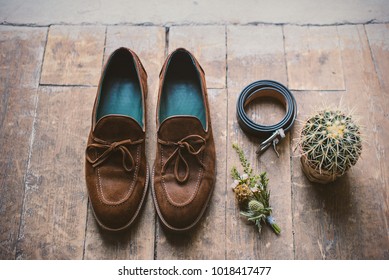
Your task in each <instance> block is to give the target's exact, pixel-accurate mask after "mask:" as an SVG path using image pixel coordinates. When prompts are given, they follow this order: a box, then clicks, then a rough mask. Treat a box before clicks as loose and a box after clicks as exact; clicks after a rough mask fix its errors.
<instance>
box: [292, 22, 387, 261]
mask: <svg viewBox="0 0 389 280" xmlns="http://www.w3.org/2000/svg"><path fill="white" fill-rule="evenodd" d="M338 34H339V42H340V50H341V55H342V62H343V72H344V76H345V85H346V88H347V90H346V92H345V93H338V94H334V93H333V92H332V93H324V92H322V93H312V92H311V93H308V94H301V95H300V97H299V99H298V102H299V104H300V106H301V107H302V110H304V112H306V113H307V114H308V112H313V111H315V107H320V103H321V102H323V100H324V101H325V102H326V103H327V104H328V103H329V105H330V106H329V107H335V108H337V107H339V106H340V108H341V109H343V110H345V111H347V110H349V109H350V108H351V109H353V111H355V115H357V116H358V115H359V117H357V119H359V123H360V124H361V126H362V127H363V135H364V137H365V140H366V142H365V143H364V146H363V151H362V157H361V159H360V160H359V161H358V163H357V164H356V166H354V167H352V168H351V170H350V171H349V173H348V174H347V175H346V176H345V177H343V178H341V179H339V180H337V181H336V182H334V183H332V184H330V185H328V186H319V185H317V184H311V183H309V182H308V180H307V179H306V178H305V176H304V175H303V173H302V172H301V170H300V166H301V165H300V162H299V160H298V158H296V159H294V160H293V175H292V177H293V197H294V203H293V210H294V211H293V212H294V217H293V218H294V219H293V220H294V225H295V244H296V246H295V256H296V258H297V259H387V258H388V257H389V254H388V249H389V239H388V224H387V217H388V210H387V209H388V208H387V192H388V185H387V175H386V172H387V171H386V170H387V169H385V168H386V166H385V163H384V162H385V160H382V159H383V155H384V153H385V152H384V151H385V148H386V147H385V144H384V143H386V141H385V139H386V138H384V137H385V136H386V137H387V135H385V133H387V132H386V131H387V130H388V126H389V125H388V121H387V119H386V120H385V119H384V118H382V116H384V112H385V110H384V109H383V108H387V107H386V106H385V102H387V101H385V98H384V96H383V94H382V92H381V91H380V87H379V82H378V79H377V75H376V73H375V69H374V64H373V61H372V58H371V55H370V49H369V45H368V41H367V37H366V34H365V31H364V28H363V26H339V27H338ZM356 65H358V67H356ZM339 104H341V105H339ZM386 104H387V103H386ZM387 105H388V104H387ZM307 107H308V108H307ZM297 134H298V133H297V132H296V131H295V132H294V136H295V137H297V136H298V135H297ZM377 162H378V164H377Z"/></svg>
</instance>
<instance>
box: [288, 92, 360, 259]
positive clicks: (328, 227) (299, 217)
mask: <svg viewBox="0 0 389 280" xmlns="http://www.w3.org/2000/svg"><path fill="white" fill-rule="evenodd" d="M344 95H345V92H325V91H320V92H317V91H306V92H304V91H302V92H299V93H298V94H296V95H295V97H296V99H297V104H298V105H299V110H300V112H301V113H300V117H299V120H298V122H297V124H296V125H295V127H294V129H293V131H292V135H293V138H294V140H295V141H294V143H293V145H292V147H293V148H295V147H296V146H297V142H298V137H299V134H300V131H301V128H302V126H303V124H304V121H305V120H306V119H308V117H309V116H311V115H312V114H314V113H315V112H317V111H318V110H322V109H327V108H339V106H340V103H341V100H342V97H343V96H344ZM302 112H303V113H302ZM351 177H352V175H351V174H348V175H347V176H345V177H343V178H341V179H338V180H337V181H335V182H334V183H332V184H329V185H324V186H323V185H320V184H314V183H311V182H309V181H308V179H307V178H306V177H305V175H304V173H303V172H302V169H301V163H300V157H299V151H298V150H297V151H295V152H294V154H293V158H292V197H293V200H292V201H293V203H292V206H293V223H294V232H295V234H294V238H295V258H296V259H353V258H356V257H357V256H358V255H359V253H360V234H359V230H360V228H359V224H358V212H357V210H358V198H357V197H355V191H356V188H357V186H355V184H352V182H351Z"/></svg>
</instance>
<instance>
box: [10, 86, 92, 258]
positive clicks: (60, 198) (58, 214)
mask: <svg viewBox="0 0 389 280" xmlns="http://www.w3.org/2000/svg"><path fill="white" fill-rule="evenodd" d="M94 95H95V89H94V88H79V87H65V88H63V87H41V88H40V89H39V92H38V105H37V115H36V120H35V124H34V127H33V129H34V138H33V143H32V152H31V162H30V164H29V168H28V170H27V174H26V178H27V182H26V186H25V195H24V205H23V209H22V222H21V225H20V233H19V240H18V244H17V258H18V259H82V257H83V248H84V239H85V227H86V214H87V202H88V195H87V193H86V187H85V179H84V151H85V145H86V139H87V136H88V132H89V128H90V115H91V112H92V108H91V107H90V106H85V104H93V100H94Z"/></svg>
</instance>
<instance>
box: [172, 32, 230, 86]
mask: <svg viewBox="0 0 389 280" xmlns="http://www.w3.org/2000/svg"><path fill="white" fill-rule="evenodd" d="M225 32H226V29H225V27H224V26H173V27H170V30H169V52H172V51H174V50H175V49H177V48H181V47H183V48H186V49H187V50H189V51H190V52H192V53H193V55H194V56H195V57H196V59H197V60H198V61H199V62H200V64H201V67H203V69H204V71H205V75H206V81H207V87H208V88H225V86H226V67H225V64H226V40H225V39H226V36H225Z"/></svg>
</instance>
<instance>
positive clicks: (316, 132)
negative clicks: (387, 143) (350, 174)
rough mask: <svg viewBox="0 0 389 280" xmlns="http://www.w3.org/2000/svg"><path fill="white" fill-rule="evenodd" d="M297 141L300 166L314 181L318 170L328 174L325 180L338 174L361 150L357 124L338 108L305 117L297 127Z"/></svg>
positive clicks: (352, 162)
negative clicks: (300, 157)
mask: <svg viewBox="0 0 389 280" xmlns="http://www.w3.org/2000/svg"><path fill="white" fill-rule="evenodd" d="M300 145H301V150H302V159H301V160H302V163H303V170H304V172H305V173H306V175H307V176H308V178H309V179H310V180H311V179H312V178H310V177H314V178H313V179H314V180H311V181H316V182H319V181H320V179H318V177H320V175H322V174H327V175H328V176H329V177H330V179H328V181H327V182H330V181H333V180H335V179H336V178H337V177H339V176H342V175H343V174H344V173H345V172H346V171H347V170H348V169H349V168H350V167H351V166H353V165H354V164H355V163H356V162H357V160H358V158H359V156H360V155H361V152H362V141H361V134H360V130H359V127H358V126H357V125H356V124H355V123H354V122H353V120H352V118H351V116H349V115H346V114H344V113H342V112H341V111H339V110H336V111H333V110H323V111H319V112H318V113H317V114H316V115H314V116H312V117H311V118H309V119H308V120H307V122H306V123H305V125H304V127H303V129H302V131H301V136H300ZM304 164H305V166H304ZM307 172H308V173H310V174H307ZM315 178H316V179H318V180H315ZM324 181H326V180H324ZM327 182H322V183H327Z"/></svg>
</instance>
